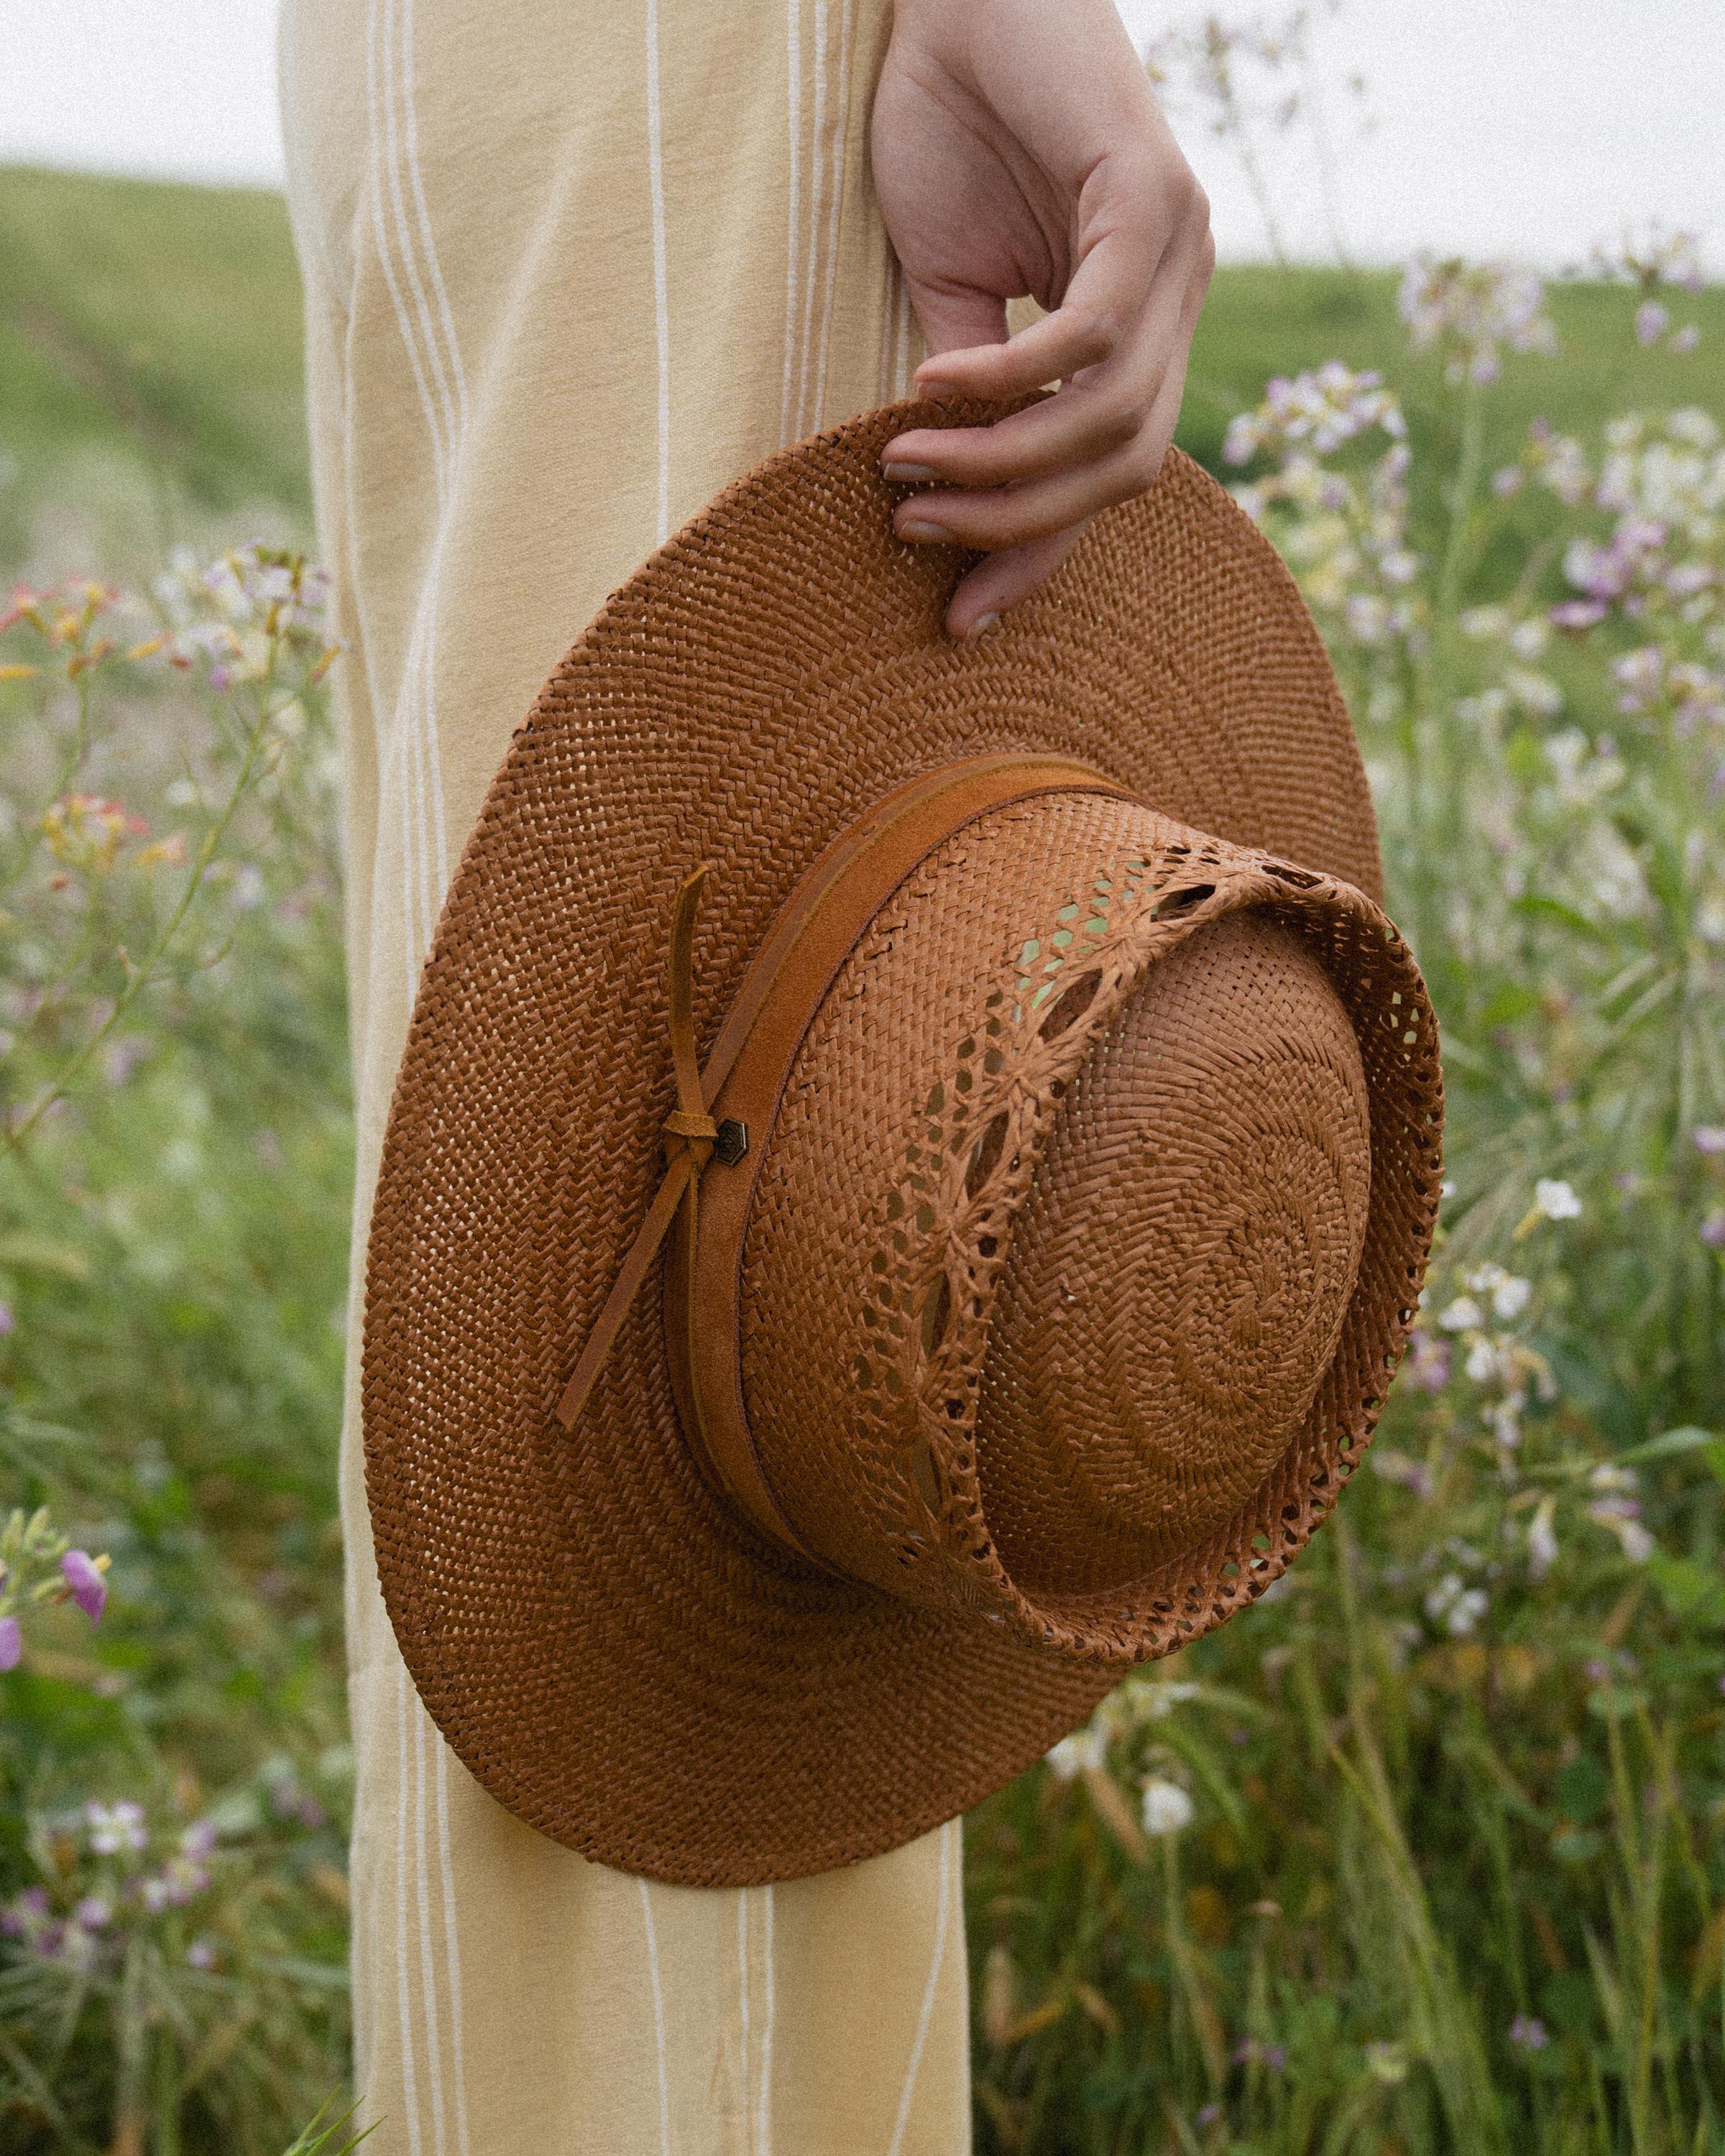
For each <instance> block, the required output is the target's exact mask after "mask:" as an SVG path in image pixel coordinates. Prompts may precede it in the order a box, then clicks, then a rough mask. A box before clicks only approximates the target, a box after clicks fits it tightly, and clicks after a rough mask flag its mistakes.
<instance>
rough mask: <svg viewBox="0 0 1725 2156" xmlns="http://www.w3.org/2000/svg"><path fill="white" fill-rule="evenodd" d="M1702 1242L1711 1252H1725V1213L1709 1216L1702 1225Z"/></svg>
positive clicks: (1714, 1213) (1710, 1214)
mask: <svg viewBox="0 0 1725 2156" xmlns="http://www.w3.org/2000/svg"><path fill="white" fill-rule="evenodd" d="M1701 1240H1702V1242H1703V1244H1705V1245H1706V1246H1707V1249H1708V1250H1725V1212H1717V1211H1716V1212H1712V1213H1709V1214H1708V1215H1707V1218H1706V1219H1705V1220H1703V1221H1702V1224H1701Z"/></svg>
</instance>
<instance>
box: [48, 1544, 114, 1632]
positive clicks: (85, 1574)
mask: <svg viewBox="0 0 1725 2156" xmlns="http://www.w3.org/2000/svg"><path fill="white" fill-rule="evenodd" d="M60 1571H61V1573H62V1575H63V1576H64V1579H65V1583H66V1585H67V1586H68V1587H69V1589H71V1592H72V1599H73V1600H74V1602H75V1603H76V1604H78V1607H79V1608H80V1609H81V1610H82V1611H83V1612H84V1614H85V1616H86V1617H87V1618H89V1620H90V1623H91V1624H92V1625H95V1624H99V1623H100V1620H101V1614H102V1612H103V1610H104V1609H106V1608H107V1606H108V1583H107V1582H106V1580H105V1579H104V1578H102V1568H101V1565H100V1563H97V1562H96V1561H95V1559H94V1558H91V1557H90V1555H89V1553H87V1552H86V1551H84V1550H81V1549H69V1550H68V1551H67V1552H66V1553H65V1555H64V1557H63V1558H61V1559H60Z"/></svg>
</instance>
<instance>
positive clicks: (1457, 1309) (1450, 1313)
mask: <svg viewBox="0 0 1725 2156" xmlns="http://www.w3.org/2000/svg"><path fill="white" fill-rule="evenodd" d="M1485 1322H1486V1313H1485V1312H1484V1311H1482V1310H1481V1308H1480V1306H1479V1305H1478V1303H1476V1301H1474V1299H1473V1297H1472V1296H1471V1295H1458V1296H1456V1298H1455V1301H1453V1302H1452V1303H1451V1304H1450V1306H1449V1307H1448V1308H1447V1309H1446V1310H1445V1311H1444V1312H1442V1313H1441V1315H1440V1317H1439V1318H1438V1323H1439V1324H1440V1325H1441V1326H1442V1327H1443V1328H1444V1330H1445V1332H1471V1331H1472V1330H1473V1328H1474V1327H1476V1326H1480V1325H1483V1324H1484V1323H1485Z"/></svg>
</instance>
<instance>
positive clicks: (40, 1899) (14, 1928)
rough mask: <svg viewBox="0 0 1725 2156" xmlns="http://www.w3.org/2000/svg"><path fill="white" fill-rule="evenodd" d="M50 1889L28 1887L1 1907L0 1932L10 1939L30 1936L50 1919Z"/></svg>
mask: <svg viewBox="0 0 1725 2156" xmlns="http://www.w3.org/2000/svg"><path fill="white" fill-rule="evenodd" d="M48 1913H49V1903H48V1889H47V1888H46V1887H45V1886H26V1887H25V1888H24V1889H23V1892H21V1893H19V1894H17V1895H15V1896H14V1897H13V1899H12V1900H11V1901H10V1902H7V1903H6V1905H5V1907H3V1908H0V1932H3V1933H5V1935H6V1937H7V1938H9V1939H20V1938H29V1937H30V1936H31V1935H32V1934H33V1933H35V1932H37V1931H39V1929H40V1928H41V1927H42V1926H43V1925H44V1924H45V1923H46V1922H47V1921H48Z"/></svg>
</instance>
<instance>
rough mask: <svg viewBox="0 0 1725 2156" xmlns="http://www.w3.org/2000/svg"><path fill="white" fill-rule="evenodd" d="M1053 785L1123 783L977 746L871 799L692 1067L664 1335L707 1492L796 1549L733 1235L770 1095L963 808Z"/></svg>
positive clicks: (812, 875) (1074, 766)
mask: <svg viewBox="0 0 1725 2156" xmlns="http://www.w3.org/2000/svg"><path fill="white" fill-rule="evenodd" d="M1054 792H1083V793H1107V794H1111V795H1116V796H1118V795H1120V794H1121V793H1122V792H1123V789H1122V788H1120V787H1119V786H1117V785H1116V784H1115V783H1113V782H1111V780H1108V779H1106V778H1102V777H1101V775H1100V774H1099V773H1096V772H1095V771H1093V770H1091V769H1090V768H1089V767H1087V766H1086V765H1083V764H1081V763H1078V762H1074V761H1073V760H1071V759H1070V758H1067V757H1024V756H1021V755H1020V756H994V757H971V758H968V759H967V760H966V761H964V762H960V763H954V764H949V765H946V766H944V767H941V768H940V769H937V770H936V771H932V772H929V773H925V774H924V775H923V776H922V778H918V779H916V780H913V781H912V782H911V783H910V784H908V785H906V786H904V787H901V788H899V789H897V791H896V792H895V793H891V794H889V795H888V796H886V798H884V799H883V800H881V801H880V802H879V803H876V804H875V807H874V808H872V809H871V810H870V812H869V813H868V814H866V815H865V816H864V817H863V818H862V819H860V821H859V822H858V823H856V824H854V825H853V826H852V827H851V829H850V830H848V831H847V832H845V834H843V835H842V836H841V837H840V838H839V839H837V840H835V841H834V844H832V845H831V846H830V847H829V849H828V850H827V851H826V853H825V854H824V855H822V856H821V858H820V859H819V860H818V861H817V862H816V863H815V864H814V867H813V868H812V869H811V870H809V873H808V875H806V876H805V877H804V878H803V881H802V882H801V883H800V884H799V885H798V887H797V889H796V890H795V891H793V894H792V896H791V897H790V899H789V901H788V902H787V904H786V906H785V907H784V910H783V912H782V913H781V914H780V916H779V917H778V921H777V923H776V924H775V926H774V927H773V932H772V934H771V935H770V936H769V937H768V940H767V942H766V943H765V945H764V946H763V947H762V950H761V952H760V953H759V954H758V956H757V957H756V959H755V960H754V961H753V962H752V964H751V966H750V968H749V969H748V971H747V973H746V974H745V975H744V978H743V982H742V988H741V989H740V990H739V992H738V994H737V1000H736V1002H735V1004H733V1005H732V1009H731V1011H730V1014H729V1015H728V1016H727V1017H726V1021H725V1023H724V1024H723V1025H722V1027H721V1029H720V1032H719V1036H718V1039H717V1041H716V1044H715V1045H714V1049H713V1052H712V1055H711V1057H710V1058H709V1060H708V1062H707V1065H706V1070H705V1072H704V1073H703V1075H702V1081H701V1099H702V1102H703V1104H704V1106H705V1108H706V1112H707V1114H708V1116H710V1117H711V1127H712V1129H713V1132H714V1135H715V1137H716V1138H718V1137H719V1134H720V1133H723V1134H724V1137H723V1139H722V1140H721V1141H720V1142H719V1145H718V1150H717V1152H716V1154H715V1156H714V1158H713V1160H712V1163H711V1165H709V1166H706V1168H704V1170H703V1168H701V1167H699V1166H696V1167H693V1168H690V1169H688V1170H686V1171H685V1173H686V1175H687V1177H688V1178H689V1180H688V1184H687V1188H688V1189H689V1191H690V1193H691V1196H690V1198H688V1199H685V1200H684V1202H683V1204H682V1205H681V1206H680V1208H679V1214H680V1217H679V1219H678V1222H677V1236H676V1244H675V1252H674V1255H673V1257H672V1260H671V1262H670V1265H668V1267H667V1269H666V1276H665V1343H666V1347H667V1351H668V1354H669V1358H670V1371H671V1378H672V1383H673V1387H674V1389H675V1394H676V1399H677V1405H678V1411H679V1413H680V1415H681V1418H682V1421H683V1427H684V1430H685V1435H687V1437H688V1439H689V1440H690V1443H691V1447H692V1448H693V1450H695V1452H696V1455H697V1457H698V1458H699V1459H700V1460H701V1461H702V1463H703V1464H704V1465H705V1466H706V1468H707V1470H708V1471H709V1472H710V1474H711V1476H712V1478H713V1480H714V1481H716V1484H717V1485H718V1486H719V1487H720V1489H721V1491H722V1492H723V1493H725V1494H726V1495H727V1496H729V1497H731V1498H732V1501H734V1502H736V1503H737V1504H738V1505H740V1506H741V1507H742V1509H743V1511H744V1512H747V1514H748V1516H749V1517H750V1518H751V1519H752V1520H753V1521H754V1522H755V1523H756V1524H757V1526H758V1527H761V1528H762V1530H763V1531H764V1532H766V1533H768V1535H770V1536H772V1537H773V1538H774V1540H776V1541H778V1542H779V1543H784V1544H786V1545H788V1547H790V1548H793V1549H795V1550H797V1551H798V1552H799V1553H801V1554H802V1555H803V1556H805V1557H809V1558H813V1554H814V1553H812V1552H810V1551H809V1549H808V1548H807V1547H806V1545H805V1544H804V1543H803V1540H802V1538H801V1537H799V1536H798V1533H797V1532H796V1530H795V1528H794V1527H793V1524H792V1523H791V1522H790V1521H789V1520H788V1518H787V1517H785V1514H784V1512H783V1508H782V1507H781V1506H780V1505H779V1504H778V1501H777V1500H776V1499H775V1497H774V1496H773V1491H772V1488H771V1486H770V1485H769V1482H768V1477H767V1476H766V1473H765V1471H764V1470H763V1468H762V1463H761V1460H760V1458H759V1456H758V1454H757V1450H756V1447H755V1445H754V1442H753V1439H752V1435H751V1432H750V1429H749V1422H748V1415H747V1408H746V1404H745V1402H744V1399H743V1388H742V1356H741V1337H742V1335H741V1323H742V1257H743V1243H744V1238H745V1235H746V1234H747V1226H748V1219H749V1213H750V1209H751V1206H752V1202H753V1198H754V1193H755V1188H756V1184H757V1179H758V1178H759V1175H760V1173H761V1168H762V1163H763V1161H764V1159H765V1158H766V1155H767V1152H768V1147H769V1145H770V1142H771V1138H772V1133H773V1124H774V1122H775V1119H776V1118H777V1116H778V1107H779V1102H780V1101H781V1099H782V1098H783V1093H784V1088H785V1085H786V1082H787V1081H788V1077H789V1075H790V1070H791V1066H792V1065H793V1062H794V1061H795V1060H796V1057H797V1054H798V1050H799V1049H800V1047H801V1045H802V1043H803V1037H804V1035H805V1034H806V1033H807V1031H808V1029H809V1025H810V1024H811V1023H812V1021H813V1019H814V1016H815V1014H816V1013H817V1011H818V1010H819V1008H820V1006H821V1004H822V1002H823V1001H824V998H825V997H826V994H827V993H828V990H829V988H830V987H831V985H832V983H833V981H834V978H835V977H836V976H837V974H838V973H839V968H841V967H842V966H843V965H844V963H845V961H846V959H847V958H848V957H850V953H851V952H852V951H853V949H854V948H855V946H856V943H857V942H858V940H859V938H860V937H861V936H862V935H863V934H864V933H865V931H866V930H867V928H868V927H869V924H870V921H872V920H874V918H875V916H876V915H877V914H878V913H879V912H880V909H881V907H882V906H884V905H885V904H886V901H888V900H889V899H890V898H891V896H892V893H893V892H894V891H896V889H897V887H898V886H899V885H900V884H901V882H902V881H903V880H905V878H906V876H908V875H911V874H912V873H913V872H914V871H915V870H916V868H917V867H918V866H919V865H921V864H922V862H923V861H924V860H927V857H928V856H929V855H930V854H932V853H933V852H934V851H935V850H936V849H937V848H938V847H940V846H942V845H943V844H945V843H946V841H947V839H950V838H952V836H953V835H954V834H956V833H957V832H958V831H959V830H961V829H963V827H964V825H966V824H968V823H970V822H972V821H973V820H974V819H976V818H978V816H982V815H984V814H988V812H989V811H991V810H993V809H997V808H1004V807H1005V806H1007V805H1008V804H1009V803H1013V802H1016V801H1021V800H1024V799H1027V798H1031V797H1034V796H1035V795H1039V794H1045V793H1054ZM675 1008H676V998H675V996H674V997H673V1009H674V1010H675ZM689 1142H691V1141H685V1144H686V1143H689ZM692 1142H693V1143H696V1144H698V1143H701V1142H704V1140H702V1139H697V1140H694V1141H692ZM675 1172H676V1163H675V1162H674V1163H673V1173H675ZM667 1180H668V1181H669V1180H670V1178H667ZM696 1183H699V1186H700V1192H701V1195H700V1199H699V1204H698V1206H697V1204H696V1203H695V1202H694V1200H693V1193H694V1190H695V1188H696ZM814 1562H817V1563H819V1559H818V1558H814Z"/></svg>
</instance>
